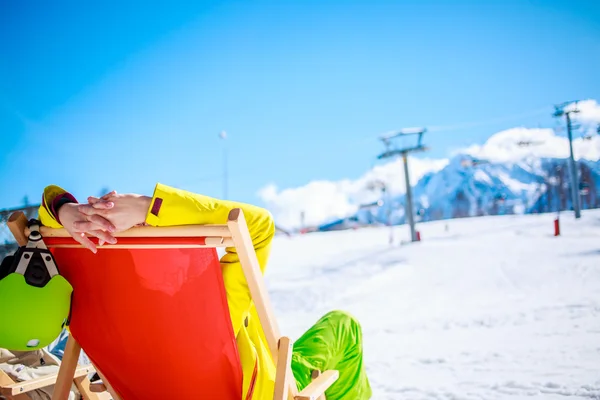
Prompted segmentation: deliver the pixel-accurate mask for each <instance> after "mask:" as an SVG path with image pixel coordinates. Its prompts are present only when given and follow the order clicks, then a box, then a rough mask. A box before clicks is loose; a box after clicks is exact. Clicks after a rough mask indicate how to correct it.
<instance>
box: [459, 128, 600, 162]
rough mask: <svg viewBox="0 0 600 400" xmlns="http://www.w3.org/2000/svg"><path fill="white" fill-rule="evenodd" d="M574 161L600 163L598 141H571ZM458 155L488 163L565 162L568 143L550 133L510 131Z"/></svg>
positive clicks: (580, 138) (580, 139) (596, 138)
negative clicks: (539, 159) (534, 159)
mask: <svg viewBox="0 0 600 400" xmlns="http://www.w3.org/2000/svg"><path fill="white" fill-rule="evenodd" d="M573 152H574V154H575V158H577V159H580V158H585V159H588V160H591V161H597V160H599V159H600V138H599V137H598V136H597V135H595V136H592V137H590V138H589V139H585V138H582V137H581V136H579V137H575V139H574V140H573ZM459 153H463V154H469V155H471V156H473V157H476V158H481V159H484V160H489V161H492V162H516V161H519V160H523V159H525V158H527V157H548V158H566V157H568V156H569V140H568V139H567V138H566V137H565V136H558V135H556V133H555V132H554V131H553V130H552V129H537V128H536V129H530V128H512V129H508V130H505V131H502V132H499V133H496V134H495V135H493V136H492V137H490V138H489V139H488V141H487V142H485V143H484V144H483V145H473V146H470V147H468V148H466V149H464V150H461V151H459Z"/></svg>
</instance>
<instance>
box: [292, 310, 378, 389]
mask: <svg viewBox="0 0 600 400" xmlns="http://www.w3.org/2000/svg"><path fill="white" fill-rule="evenodd" d="M317 369H318V370H319V371H321V372H323V371H325V370H328V369H334V370H338V371H339V373H340V377H339V378H338V380H337V381H336V382H335V383H334V384H333V385H332V386H331V387H330V388H329V389H328V390H327V391H326V392H325V395H326V396H327V400H343V399H346V400H367V399H370V398H371V386H370V384H369V380H368V378H367V373H366V371H365V366H364V364H363V348H362V331H361V328H360V324H359V323H358V321H357V320H356V319H355V318H354V317H352V316H351V315H349V314H347V313H345V312H342V311H332V312H330V313H328V314H326V315H324V316H323V317H322V318H321V319H320V320H319V321H317V323H316V324H315V325H314V326H313V327H312V328H310V329H309V330H308V331H306V333H304V335H302V337H301V338H300V339H298V340H297V341H296V342H295V343H294V349H293V352H292V371H293V372H294V377H295V378H296V381H297V382H298V389H299V390H302V389H303V388H305V387H306V386H308V384H309V383H310V382H311V374H312V371H314V370H317Z"/></svg>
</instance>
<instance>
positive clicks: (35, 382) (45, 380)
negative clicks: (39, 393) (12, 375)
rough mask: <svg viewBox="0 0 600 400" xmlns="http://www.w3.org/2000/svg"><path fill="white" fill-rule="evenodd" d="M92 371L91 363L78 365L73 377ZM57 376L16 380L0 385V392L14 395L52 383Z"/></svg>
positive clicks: (5, 394)
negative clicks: (82, 365)
mask: <svg viewBox="0 0 600 400" xmlns="http://www.w3.org/2000/svg"><path fill="white" fill-rule="evenodd" d="M92 372H94V367H92V366H91V365H90V366H89V367H88V366H86V367H79V368H77V369H76V370H75V377H74V378H79V377H81V376H86V375H87V374H89V373H92ZM57 378H58V373H56V374H51V375H47V376H42V377H41V378H36V379H30V380H27V381H23V382H17V383H14V384H12V385H6V386H3V387H0V394H3V395H4V396H16V395H18V394H21V393H27V392H30V391H32V390H35V389H39V388H43V387H46V386H49V385H54V384H55V383H56V379H57Z"/></svg>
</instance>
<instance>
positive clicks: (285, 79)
mask: <svg viewBox="0 0 600 400" xmlns="http://www.w3.org/2000/svg"><path fill="white" fill-rule="evenodd" d="M598 71H600V3H598V2H597V1H595V0H587V1H584V0H572V1H552V0H530V1H525V0H523V1H509V0H506V1H500V0H498V1H492V0H490V1H485V2H483V1H441V0H440V1H425V0H423V1H377V0H371V1H361V2H357V1H327V2H323V1H302V2H299V1H297V2H289V1H253V2H247V1H228V2H217V1H212V2H200V1H198V2H181V4H177V3H176V2H173V1H170V2H158V1H156V2H151V4H150V2H141V1H140V2H127V3H125V2H102V5H99V4H91V3H89V2H87V4H86V2H80V1H60V2H35V1H29V2H9V1H4V0H0V148H1V149H2V158H1V161H0V184H1V185H2V187H3V190H2V192H1V193H0V208H4V207H12V206H17V205H20V203H21V201H22V198H23V196H25V195H27V196H28V197H29V198H30V199H31V201H39V197H40V193H41V191H42V189H43V187H44V186H45V185H47V184H50V183H55V184H59V185H62V186H64V187H66V188H67V189H69V190H71V191H73V192H74V193H75V194H76V195H77V196H78V197H80V198H81V197H83V196H85V195H88V194H98V192H99V191H100V190H101V189H102V188H105V187H106V188H110V189H116V190H118V191H121V192H138V193H145V194H151V193H152V188H153V187H154V183H156V182H162V183H165V184H169V185H173V186H177V187H181V188H184V189H188V190H192V191H197V192H201V193H205V194H207V195H211V196H217V197H221V196H223V179H222V175H223V164H224V162H223V145H224V144H225V143H224V142H223V141H222V140H220V139H219V136H218V135H219V132H221V131H222V130H225V131H227V133H228V139H227V141H226V146H227V149H228V150H227V152H228V169H229V180H228V182H229V190H228V197H229V198H233V199H237V200H241V201H246V202H254V203H260V201H259V198H258V196H257V191H258V190H259V189H260V188H262V187H264V186H265V185H267V184H270V183H275V184H276V185H277V186H278V187H280V188H286V187H294V186H299V185H303V184H306V183H307V182H309V181H311V180H316V179H328V180H338V179H343V178H355V177H357V176H359V175H361V174H362V173H364V172H365V171H366V170H367V169H368V168H370V167H371V166H372V165H373V163H374V162H375V157H376V155H377V154H378V153H379V152H380V151H381V150H382V146H381V143H380V142H379V141H378V140H377V136H378V135H379V134H381V133H383V132H386V131H390V130H393V129H396V128H401V127H404V126H454V125H460V124H463V123H469V122H473V121H482V122H483V123H482V124H480V125H477V126H474V127H470V128H464V129H454V130H446V131H444V130H439V131H437V132H432V133H430V134H428V135H426V136H425V141H426V142H427V144H429V145H430V146H431V151H430V152H429V153H427V154H424V155H423V156H424V157H425V156H427V157H444V156H446V155H448V154H450V152H451V151H452V150H454V149H456V148H461V147H464V146H467V145H469V144H472V143H482V142H484V141H485V139H486V138H487V137H488V136H490V135H491V134H493V133H495V132H497V131H499V130H502V129H506V128H510V127H514V126H530V127H537V126H542V127H549V126H553V125H554V124H555V121H553V120H552V118H551V117H550V113H551V111H552V104H555V103H559V102H563V101H567V100H573V99H588V98H593V99H600V74H599V72H598ZM486 121H487V122H486Z"/></svg>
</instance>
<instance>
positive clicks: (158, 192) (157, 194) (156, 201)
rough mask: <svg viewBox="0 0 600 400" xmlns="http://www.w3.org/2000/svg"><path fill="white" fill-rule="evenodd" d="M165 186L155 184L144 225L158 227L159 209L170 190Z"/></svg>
mask: <svg viewBox="0 0 600 400" xmlns="http://www.w3.org/2000/svg"><path fill="white" fill-rule="evenodd" d="M170 189H171V188H169V187H168V186H166V185H163V184H161V183H157V184H156V186H155V187H154V194H153V195H152V201H150V207H149V208H148V212H147V213H146V223H147V224H148V225H152V226H158V224H159V221H160V209H161V207H162V205H163V199H165V198H166V197H167V196H168V194H169V192H170V191H172V190H170Z"/></svg>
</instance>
